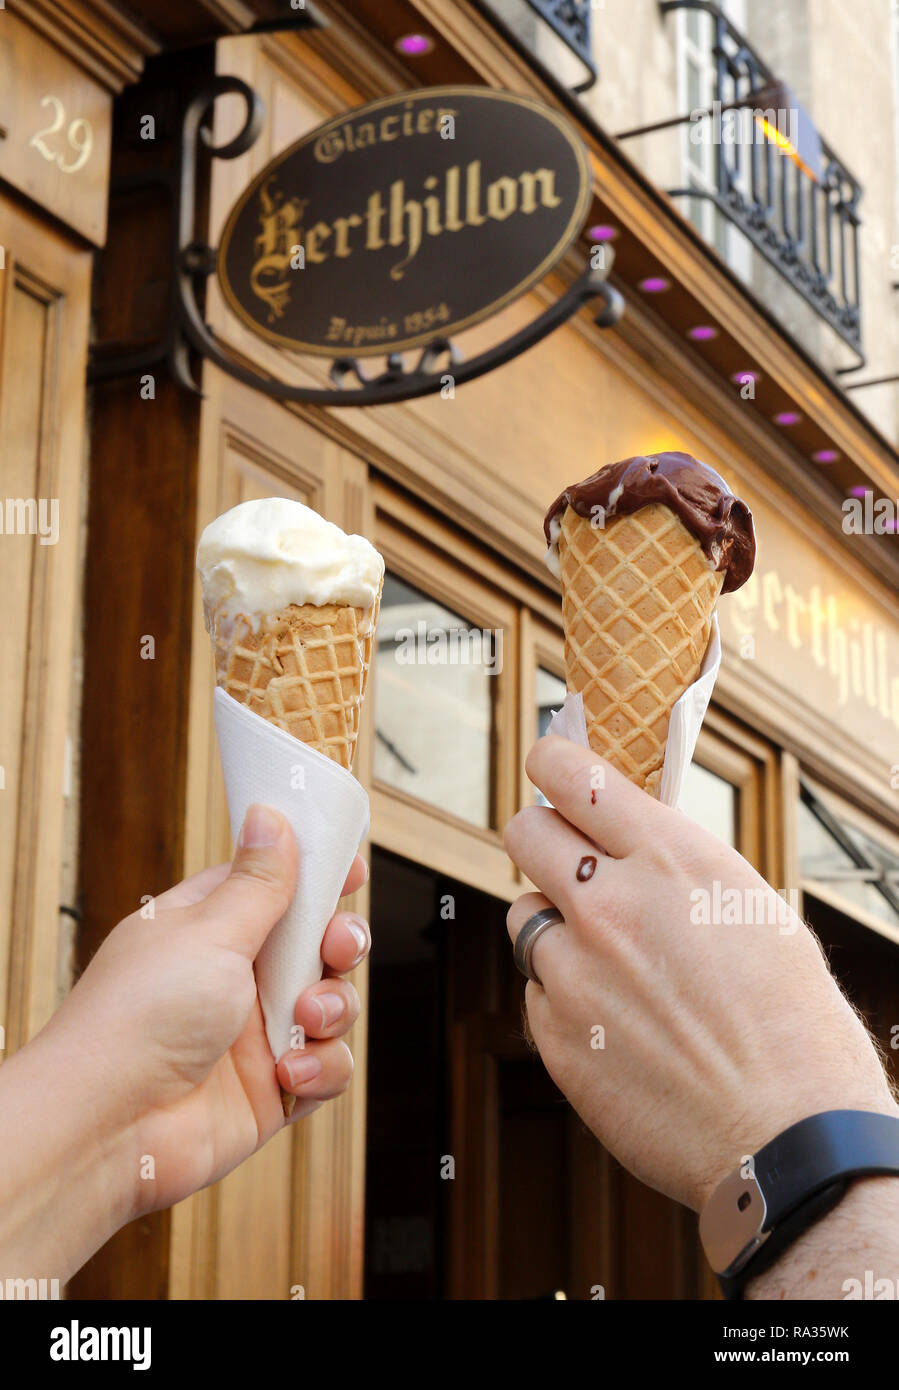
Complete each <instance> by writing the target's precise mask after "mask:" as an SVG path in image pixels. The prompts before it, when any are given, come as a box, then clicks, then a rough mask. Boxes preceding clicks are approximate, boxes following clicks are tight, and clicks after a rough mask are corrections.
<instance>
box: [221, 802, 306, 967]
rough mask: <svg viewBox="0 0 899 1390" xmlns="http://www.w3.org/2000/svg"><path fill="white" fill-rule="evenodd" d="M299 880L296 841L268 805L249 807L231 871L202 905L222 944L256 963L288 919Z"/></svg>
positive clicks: (281, 819) (277, 813)
mask: <svg viewBox="0 0 899 1390" xmlns="http://www.w3.org/2000/svg"><path fill="white" fill-rule="evenodd" d="M296 881H297V842H296V839H295V838H294V834H293V831H292V830H291V828H290V825H289V824H288V822H287V821H286V820H285V818H284V816H282V815H281V814H280V812H278V811H273V810H272V809H271V808H270V807H269V806H258V805H254V806H251V807H250V808H249V810H248V811H247V814H246V818H245V820H244V823H243V825H242V827H241V831H240V834H239V835H238V837H237V846H236V849H235V851H234V860H233V862H232V864H231V872H230V874H229V875H228V877H227V878H226V879H224V880H223V881H222V882H221V883H220V884H219V886H218V887H217V888H215V889H214V890H213V891H212V892H211V893H210V894H209V896H208V897H207V898H205V899H204V900H203V902H202V903H201V904H198V909H199V910H200V912H201V914H202V916H203V918H204V919H205V920H206V921H207V922H208V924H209V926H210V927H211V929H212V934H213V936H214V938H215V940H216V942H217V944H218V945H220V946H224V947H226V948H228V949H229V950H232V951H239V952H240V954H241V955H245V956H246V957H247V958H248V959H249V960H254V959H255V958H256V956H257V955H258V953H259V950H260V948H261V946H262V943H263V942H264V941H265V938H266V937H267V936H268V934H269V932H270V931H271V929H272V927H273V926H274V925H275V923H276V922H278V921H280V919H281V918H282V917H283V916H284V913H285V912H286V910H287V906H288V904H289V902H290V900H291V898H292V897H293V893H294V889H295V888H296Z"/></svg>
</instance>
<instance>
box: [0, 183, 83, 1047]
mask: <svg viewBox="0 0 899 1390" xmlns="http://www.w3.org/2000/svg"><path fill="white" fill-rule="evenodd" d="M0 257H2V260H0V266H2V269H0V477H2V481H3V485H2V489H0V494H2V495H0V509H2V534H0V593H2V595H3V642H2V644H0V776H2V787H3V793H2V806H3V834H2V835H0V1025H2V1026H0V1035H2V1032H3V1029H4V1028H5V1033H6V1036H5V1044H6V1050H7V1051H10V1052H11V1051H13V1050H14V1049H15V1048H17V1047H20V1046H21V1045H22V1043H24V1042H25V1041H26V1040H27V1039H28V1038H30V1037H31V1036H33V1034H34V1033H35V1032H36V1031H37V1030H38V1029H39V1028H40V1027H41V1026H42V1025H43V1024H44V1023H45V1022H46V1021H47V1019H48V1017H49V1016H50V1014H51V1013H52V1012H53V1010H54V1008H55V1007H56V1004H57V1002H58V998H59V996H60V995H61V994H64V993H65V992H66V989H67V987H68V980H67V979H66V978H65V974H66V972H65V969H64V968H62V969H60V964H61V962H60V950H59V941H60V935H59V925H60V912H59V909H60V903H61V902H62V894H61V867H62V861H63V822H64V809H65V802H64V796H65V785H64V783H65V778H66V769H67V740H68V738H69V735H70V732H71V731H70V728H69V714H70V704H71V701H70V693H71V688H72V685H73V677H72V649H73V636H74V632H75V621H76V606H77V600H78V592H79V583H78V558H79V539H78V538H79V527H80V513H81V495H82V474H83V468H82V456H83V423H84V371H85V357H86V351H87V334H88V302H89V283H90V264H91V257H90V253H89V252H87V251H84V250H79V249H76V248H75V247H74V246H73V245H72V244H71V243H70V242H69V241H68V240H67V239H66V238H65V237H64V236H63V235H62V234H61V233H59V232H57V231H54V230H52V229H51V228H49V227H48V226H47V225H46V224H44V223H43V222H42V221H41V220H40V219H39V218H38V217H36V216H35V215H33V214H32V213H30V212H26V211H25V210H23V209H21V208H19V207H18V206H17V205H16V204H15V203H13V202H12V201H11V200H9V199H6V198H3V197H0ZM41 532H43V534H41ZM70 925H71V922H69V929H70ZM62 965H63V967H64V965H65V962H64V961H63V962H62ZM2 1042H3V1038H2V1036H0V1043H2Z"/></svg>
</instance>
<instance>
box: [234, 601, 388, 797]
mask: <svg viewBox="0 0 899 1390" xmlns="http://www.w3.org/2000/svg"><path fill="white" fill-rule="evenodd" d="M378 606H379V600H376V601H375V604H374V606H373V607H371V608H353V607H351V606H350V605H349V604H337V603H331V604H323V605H322V606H320V607H317V606H316V605H315V604H311V603H306V604H290V605H289V606H288V607H286V608H283V609H281V610H279V611H278V612H276V613H269V614H266V615H265V616H264V617H263V618H261V619H260V620H259V622H258V625H254V624H253V622H252V621H251V620H250V619H249V618H247V617H244V616H242V615H238V616H237V617H236V618H234V619H231V620H228V621H226V622H223V621H220V620H219V619H217V618H214V619H213V643H214V646H215V671H216V682H217V684H218V685H220V686H221V687H222V689H223V690H225V691H226V692H227V693H228V694H229V695H230V696H232V698H233V699H235V700H238V701H239V702H240V704H242V705H247V706H248V707H249V708H250V709H251V710H253V712H254V713H255V714H259V715H261V716H262V718H263V719H267V720H268V721H269V723H271V724H277V726H278V728H280V729H284V730H286V732H287V733H289V734H292V735H293V737H294V738H296V739H299V741H300V742H301V743H305V744H307V745H308V746H309V747H310V748H315V749H316V750H317V751H318V752H319V753H323V754H324V755H325V757H327V758H332V759H333V760H334V762H338V763H340V765H341V767H345V768H346V769H347V771H351V770H352V766H353V756H354V754H355V751H356V740H357V739H358V737H359V721H360V717H361V712H362V699H363V696H364V694H365V686H366V682H367V679H368V671H369V666H370V664H371V648H372V641H373V638H374V631H375V623H376V621H377V615H378Z"/></svg>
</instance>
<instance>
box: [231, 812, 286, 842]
mask: <svg viewBox="0 0 899 1390" xmlns="http://www.w3.org/2000/svg"><path fill="white" fill-rule="evenodd" d="M280 834H281V817H280V816H279V815H278V814H277V813H276V812H275V811H270V810H269V808H268V807H267V806H251V807H250V809H249V810H248V811H247V814H246V817H245V819H244V823H243V825H242V826H241V828H240V834H239V835H238V837H237V843H238V845H239V846H240V848H241V849H265V848H267V847H268V846H269V845H273V844H275V843H276V842H277V840H278V838H279V836H280Z"/></svg>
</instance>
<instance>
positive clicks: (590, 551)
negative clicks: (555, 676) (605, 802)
mask: <svg viewBox="0 0 899 1390" xmlns="http://www.w3.org/2000/svg"><path fill="white" fill-rule="evenodd" d="M559 565H560V569H561V577H562V617H563V622H564V627H565V675H566V679H567V683H568V689H569V690H571V691H574V692H579V693H580V694H581V695H582V697H583V701H584V714H585V716H586V721H587V739H588V742H589V744H590V747H591V748H592V749H593V751H594V752H595V753H599V754H600V755H601V756H602V757H604V758H607V759H608V761H609V762H610V763H611V764H612V765H613V767H616V768H617V769H618V770H619V772H622V773H623V774H624V776H625V777H627V778H628V779H629V780H630V781H631V782H634V783H636V785H637V786H638V787H642V788H643V789H644V790H645V791H647V792H649V793H650V795H652V796H655V797H658V795H659V790H660V785H661V779H662V764H663V762H664V760H665V743H666V740H667V738H668V721H669V719H670V716H671V710H672V708H673V707H674V705H675V704H676V702H677V701H678V700H679V699H680V697H681V695H683V693H684V691H685V690H686V689H687V688H688V687H689V686H690V685H692V684H693V682H694V681H695V680H696V678H697V677H698V675H699V670H700V667H701V665H702V661H703V658H704V656H705V653H706V648H707V647H708V644H709V636H710V633H711V623H712V614H713V612H714V609H715V604H716V603H717V601H718V595H719V593H720V592H721V585H722V583H723V581H724V575H723V573H721V572H720V571H717V570H713V569H711V568H710V566H709V561H708V558H707V556H706V555H705V553H704V551H703V549H702V546H701V545H700V543H699V541H698V540H696V538H695V537H694V536H693V535H691V533H690V532H689V531H688V530H687V528H686V527H685V526H684V525H683V523H682V522H681V520H680V519H679V517H677V516H675V514H674V512H673V511H671V509H670V508H669V507H666V506H663V505H662V504H661V503H657V502H653V503H650V504H649V505H648V506H645V507H641V508H640V509H639V510H638V511H636V512H634V513H633V514H632V515H630V516H617V517H612V518H611V519H610V520H609V521H607V523H606V525H605V527H604V528H601V529H600V528H597V527H594V526H591V524H590V519H589V518H586V517H581V516H578V515H577V513H576V512H575V511H573V510H572V508H571V507H568V508H566V510H565V512H564V514H563V516H562V525H561V534H560V536H559Z"/></svg>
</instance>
